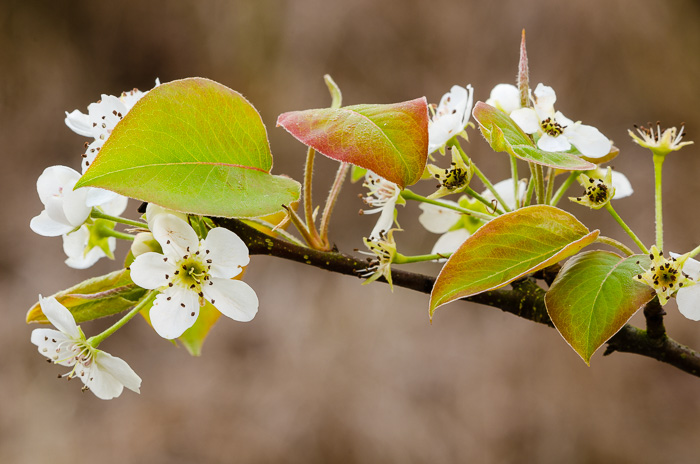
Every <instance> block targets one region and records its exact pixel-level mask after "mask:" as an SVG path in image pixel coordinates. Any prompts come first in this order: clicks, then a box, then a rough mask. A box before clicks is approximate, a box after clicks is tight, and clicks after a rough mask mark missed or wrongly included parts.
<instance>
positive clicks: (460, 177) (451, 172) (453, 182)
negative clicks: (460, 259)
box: [441, 163, 470, 190]
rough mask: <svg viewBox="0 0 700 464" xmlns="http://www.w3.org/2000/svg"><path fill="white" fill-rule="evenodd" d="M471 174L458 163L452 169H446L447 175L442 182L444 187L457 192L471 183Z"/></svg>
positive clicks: (453, 164)
mask: <svg viewBox="0 0 700 464" xmlns="http://www.w3.org/2000/svg"><path fill="white" fill-rule="evenodd" d="M469 180H470V179H469V172H468V171H467V170H466V169H464V168H461V167H458V166H457V165H456V163H452V167H451V168H449V169H445V175H444V176H443V178H442V180H441V182H442V185H443V187H445V188H447V189H450V190H455V189H458V188H460V187H463V186H464V185H466V184H468V183H469Z"/></svg>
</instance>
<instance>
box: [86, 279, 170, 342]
mask: <svg viewBox="0 0 700 464" xmlns="http://www.w3.org/2000/svg"><path fill="white" fill-rule="evenodd" d="M157 294H158V292H156V291H153V290H151V291H150V292H148V293H146V294H145V295H144V296H143V297H142V298H141V300H139V302H138V304H137V305H136V306H134V308H133V309H132V310H131V311H129V312H128V313H126V315H124V317H122V318H121V319H119V320H118V321H117V322H115V323H114V325H112V327H110V328H108V329H107V330H105V331H104V332H102V333H101V334H98V335H95V336H94V337H90V338H89V339H88V341H87V342H88V343H89V344H90V345H92V347H93V348H97V347H98V346H99V344H100V343H102V342H103V341H104V340H105V339H106V338H107V337H109V336H110V335H112V334H113V333H114V332H116V331H117V330H119V329H120V328H122V326H123V325H124V324H126V323H127V322H129V321H130V320H131V319H132V318H133V317H134V316H136V315H137V314H138V313H139V312H141V310H143V309H145V308H147V307H148V306H149V305H150V304H151V303H153V300H155V299H156V295H157Z"/></svg>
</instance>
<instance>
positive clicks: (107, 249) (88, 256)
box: [63, 224, 117, 269]
mask: <svg viewBox="0 0 700 464" xmlns="http://www.w3.org/2000/svg"><path fill="white" fill-rule="evenodd" d="M102 241H103V242H104V244H93V243H91V236H90V229H89V228H88V226H87V225H85V224H83V225H82V226H80V228H79V229H78V230H76V231H75V232H71V233H69V234H65V235H64V236H63V251H64V252H65V253H66V256H68V258H67V259H66V261H65V263H66V265H67V266H68V267H72V268H73V269H87V268H89V267H91V266H92V265H93V264H95V263H96V262H97V261H99V260H100V258H105V257H109V258H110V259H114V250H115V248H116V247H117V239H116V238H114V237H103V238H102Z"/></svg>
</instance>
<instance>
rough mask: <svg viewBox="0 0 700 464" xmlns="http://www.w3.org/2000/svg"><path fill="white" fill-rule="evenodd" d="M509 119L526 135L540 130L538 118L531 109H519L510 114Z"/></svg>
mask: <svg viewBox="0 0 700 464" xmlns="http://www.w3.org/2000/svg"><path fill="white" fill-rule="evenodd" d="M510 118H511V119H512V120H513V121H515V123H516V124H517V125H518V126H520V128H521V129H522V130H523V132H525V133H526V134H534V133H535V132H537V131H539V130H540V118H538V117H537V113H535V110H533V109H532V108H520V109H519V110H515V111H513V112H512V113H510Z"/></svg>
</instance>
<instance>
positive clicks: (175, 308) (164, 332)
mask: <svg viewBox="0 0 700 464" xmlns="http://www.w3.org/2000/svg"><path fill="white" fill-rule="evenodd" d="M147 254H148V253H147ZM141 256H145V255H141ZM197 316H199V296H198V295H197V294H196V293H195V292H193V291H191V290H188V289H185V288H182V287H179V286H177V285H176V286H174V287H171V288H168V289H166V290H165V291H164V292H163V293H161V294H159V295H158V296H156V299H155V301H154V302H153V306H152V307H151V312H150V317H151V325H152V326H153V329H154V330H155V331H156V332H157V333H158V335H160V336H161V337H163V338H167V339H173V338H177V337H179V336H180V335H182V334H183V332H185V330H187V329H189V328H190V327H192V325H193V324H194V323H195V321H196V320H197Z"/></svg>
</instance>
